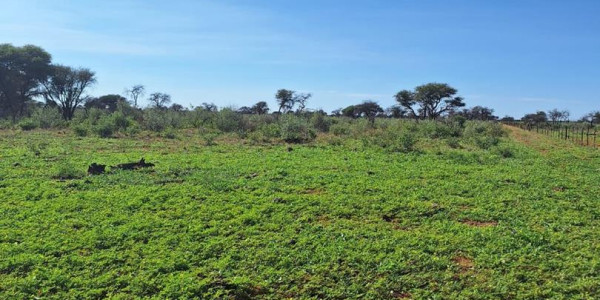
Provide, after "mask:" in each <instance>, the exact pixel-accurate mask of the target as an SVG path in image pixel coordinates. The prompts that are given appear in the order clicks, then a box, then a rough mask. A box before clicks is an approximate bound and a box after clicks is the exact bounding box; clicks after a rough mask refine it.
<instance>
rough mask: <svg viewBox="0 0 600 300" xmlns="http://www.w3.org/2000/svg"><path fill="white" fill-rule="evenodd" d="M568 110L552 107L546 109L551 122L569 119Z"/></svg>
mask: <svg viewBox="0 0 600 300" xmlns="http://www.w3.org/2000/svg"><path fill="white" fill-rule="evenodd" d="M569 115H570V114H569V112H568V111H566V110H563V111H560V110H558V109H556V108H555V109H553V110H550V111H548V118H549V119H550V121H552V123H556V122H558V121H567V120H568V119H569Z"/></svg>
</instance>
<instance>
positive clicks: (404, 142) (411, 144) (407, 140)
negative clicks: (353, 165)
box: [398, 132, 417, 152]
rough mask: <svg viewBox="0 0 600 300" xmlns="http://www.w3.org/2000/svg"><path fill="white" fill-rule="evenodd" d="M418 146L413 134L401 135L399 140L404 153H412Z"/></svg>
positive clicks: (400, 148) (405, 133)
mask: <svg viewBox="0 0 600 300" xmlns="http://www.w3.org/2000/svg"><path fill="white" fill-rule="evenodd" d="M416 144H417V138H416V137H415V135H414V134H413V133H411V132H404V133H402V134H401V135H400V139H399V144H398V145H399V146H400V147H399V150H400V151H402V152H412V151H414V150H415V145H416Z"/></svg>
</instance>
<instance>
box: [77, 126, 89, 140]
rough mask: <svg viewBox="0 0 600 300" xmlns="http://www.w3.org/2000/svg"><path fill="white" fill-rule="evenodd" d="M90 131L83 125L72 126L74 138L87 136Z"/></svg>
mask: <svg viewBox="0 0 600 300" xmlns="http://www.w3.org/2000/svg"><path fill="white" fill-rule="evenodd" d="M89 131H90V129H89V126H87V125H85V124H77V125H75V126H73V132H74V133H75V135H76V136H81V137H84V136H87V135H88V133H89Z"/></svg>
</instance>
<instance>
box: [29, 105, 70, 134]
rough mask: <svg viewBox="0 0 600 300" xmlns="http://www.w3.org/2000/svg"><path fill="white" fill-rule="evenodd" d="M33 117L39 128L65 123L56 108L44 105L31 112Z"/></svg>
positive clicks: (55, 126) (54, 126)
mask: <svg viewBox="0 0 600 300" xmlns="http://www.w3.org/2000/svg"><path fill="white" fill-rule="evenodd" d="M32 117H33V119H34V120H36V121H37V122H38V123H39V126H40V128H44V129H47V128H57V127H62V126H64V125H65V121H64V120H63V118H62V116H61V114H60V112H59V111H58V109H56V108H52V107H44V108H41V109H37V110H36V111H35V112H34V113H33V116H32Z"/></svg>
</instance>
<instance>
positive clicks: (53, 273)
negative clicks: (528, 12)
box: [0, 129, 600, 299]
mask: <svg viewBox="0 0 600 300" xmlns="http://www.w3.org/2000/svg"><path fill="white" fill-rule="evenodd" d="M52 135H54V138H52V139H50V138H48V133H44V132H31V133H10V132H4V133H2V134H0V298H5V299H9V298H11V299H13V298H14V299H18V298H31V296H37V297H42V298H44V299H46V298H56V299H65V298H80V299H90V298H103V297H109V296H112V297H115V298H123V299H129V298H132V297H133V296H150V297H160V298H165V297H170V298H179V297H181V298H191V297H199V296H205V297H209V296H213V297H217V298H219V297H221V298H222V297H226V296H231V297H237V298H244V297H256V298H273V299H279V298H284V297H293V298H322V297H325V298H373V299H376V298H417V299H418V298H427V297H431V298H456V297H466V298H473V299H477V298H482V299H483V298H504V299H510V298H546V297H557V298H560V297H563V298H582V299H586V298H594V297H598V296H599V295H600V287H599V285H598V282H599V281H600V257H599V255H598V253H600V230H599V229H600V228H599V225H600V221H599V219H600V202H599V199H598V195H600V188H599V184H598V183H599V182H600V151H597V150H593V149H585V148H579V147H574V146H571V145H569V144H568V143H562V142H560V141H554V140H550V139H548V138H546V137H542V136H537V135H535V134H532V133H529V132H524V131H520V130H517V129H511V136H512V137H513V138H515V140H518V141H519V142H514V141H512V142H509V141H507V142H505V143H507V145H509V146H510V147H512V148H513V152H514V153H515V155H514V157H512V158H502V157H500V156H498V155H495V154H493V153H492V152H485V151H467V150H452V149H441V150H439V149H430V150H426V151H424V152H423V153H409V154H403V153H388V152H385V151H383V150H382V149H379V148H376V147H373V148H363V147H362V146H360V145H353V144H350V143H349V144H348V145H345V146H325V145H323V146H293V148H294V149H293V151H291V152H289V151H287V146H285V145H272V146H249V145H240V144H236V143H219V145H218V146H212V147H204V146H202V142H201V141H200V140H199V139H197V138H184V139H182V140H143V139H139V140H128V139H94V138H84V139H78V138H75V137H71V136H68V135H62V134H59V133H52ZM523 142H524V143H523ZM441 148H443V147H441ZM36 150H37V151H38V152H39V155H37V156H36V155H35V154H34V152H35V151H36ZM142 156H144V157H145V158H146V160H147V161H150V162H155V163H156V164H157V167H156V168H155V171H154V172H152V171H137V172H118V173H113V174H109V175H101V176H95V177H84V178H82V179H76V180H67V181H59V180H55V179H52V176H53V175H54V174H55V173H56V170H55V168H56V166H57V165H64V164H66V163H68V164H70V165H72V166H73V167H75V168H77V169H82V170H85V168H86V166H87V164H89V163H90V162H99V163H107V164H117V163H120V162H125V161H131V160H136V159H139V158H140V157H142ZM15 163H18V165H16V166H15V165H14V164H15Z"/></svg>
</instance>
